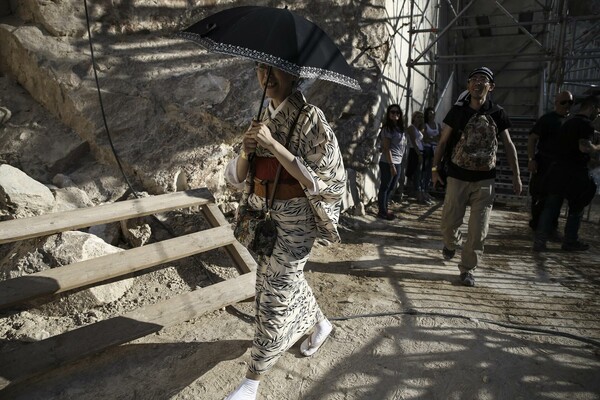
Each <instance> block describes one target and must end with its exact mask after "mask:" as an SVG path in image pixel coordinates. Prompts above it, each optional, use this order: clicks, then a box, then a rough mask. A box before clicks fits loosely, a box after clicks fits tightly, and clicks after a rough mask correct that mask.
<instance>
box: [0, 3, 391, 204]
mask: <svg viewBox="0 0 600 400" xmlns="http://www.w3.org/2000/svg"><path fill="white" fill-rule="evenodd" d="M93 3H94V4H93V5H90V8H89V9H88V11H89V16H90V22H91V30H92V39H93V43H94V53H95V57H96V67H97V72H98V79H99V83H100V86H101V89H102V100H103V105H104V109H105V115H106V122H107V126H108V128H109V131H110V135H111V137H112V142H113V144H114V148H115V150H116V152H117V154H118V155H119V157H120V160H121V163H122V165H123V168H124V171H125V173H126V174H127V175H128V177H129V178H130V180H131V182H132V183H133V184H134V186H135V187H136V189H137V190H144V191H147V192H149V193H164V192H168V191H174V190H182V189H185V188H188V187H202V186H206V187H208V188H209V189H210V190H211V191H212V192H213V193H214V194H215V197H216V199H217V201H218V202H219V203H221V204H224V203H227V202H229V201H231V200H233V199H234V197H232V196H231V193H230V191H229V190H228V188H227V186H226V184H225V182H224V179H223V169H224V166H225V165H226V163H227V162H228V160H229V159H230V158H231V157H232V156H234V154H235V150H237V146H239V142H240V134H241V132H243V131H244V130H245V127H246V126H247V124H248V121H249V120H250V119H251V118H252V116H253V114H254V113H255V112H256V109H257V107H258V102H259V99H260V91H259V88H258V85H257V83H256V78H255V75H254V73H253V70H252V68H251V64H250V63H249V62H248V61H244V60H240V59H236V58H232V57H226V56H222V55H217V54H209V53H207V52H206V51H204V50H203V49H201V48H200V47H198V46H197V45H195V44H193V43H190V42H186V41H184V40H181V39H175V38H173V36H172V33H173V32H176V31H177V30H179V29H182V28H183V27H185V26H187V25H189V24H191V23H193V22H194V21H195V20H198V19H200V18H201V17H203V16H206V15H209V14H211V13H213V12H216V11H219V10H221V9H223V8H228V7H232V6H235V5H240V4H241V3H243V2H214V1H195V2H183V1H181V2H173V1H169V0H152V1H150V0H140V1H135V2H131V1H125V0H123V1H110V2H109V1H104V2H102V1H100V2H98V1H95V2H93ZM267 3H268V5H270V6H276V7H280V6H283V5H284V2H278V1H270V2H267ZM267 3H266V4H267ZM380 3H381V4H380ZM382 4H383V2H378V1H375V2H371V3H369V4H368V5H365V4H364V3H358V4H356V3H353V2H348V1H344V0H339V1H328V2H310V1H298V2H294V3H293V4H289V6H290V7H293V9H294V10H295V11H296V12H298V13H300V14H302V15H304V16H306V17H307V18H309V19H311V20H313V21H315V22H317V23H318V24H319V25H320V26H321V27H322V28H323V29H324V30H325V31H326V32H327V33H328V34H329V35H330V36H331V37H332V38H333V39H334V40H335V42H336V43H337V44H338V45H339V47H340V48H341V49H342V52H343V54H344V55H345V57H346V59H347V60H348V61H349V63H350V64H351V65H352V66H353V67H354V68H355V71H356V78H357V79H358V80H359V82H360V83H361V85H362V87H363V90H362V91H361V92H356V91H353V90H351V89H347V88H344V87H341V86H337V85H335V84H331V83H327V82H320V81H317V82H309V83H308V85H307V86H306V88H305V90H304V91H305V93H306V95H307V97H308V99H309V101H310V102H312V103H314V104H316V105H318V106H319V107H321V108H322V109H323V110H324V112H325V114H326V116H327V118H328V119H329V121H330V123H331V124H332V126H333V127H334V130H335V132H336V134H337V135H338V139H339V141H340V144H341V146H342V148H343V149H344V156H345V161H346V164H347V166H348V167H350V168H352V169H355V170H357V171H358V172H359V178H360V175H361V173H366V172H368V169H369V164H370V163H371V162H372V159H373V151H374V150H375V149H374V146H373V144H374V138H375V136H376V134H377V132H376V130H374V129H367V128H369V127H371V126H373V120H374V116H375V113H376V110H375V107H376V103H377V92H378V87H379V77H380V71H381V67H382V64H383V63H384V62H385V56H386V47H385V44H384V45H380V46H375V47H373V46H372V44H373V43H379V42H381V40H380V39H381V38H382V37H384V34H385V28H384V26H383V23H382V22H377V21H382V20H383V14H384V9H383V7H382ZM0 43H2V46H1V47H0V71H1V73H2V74H3V75H4V76H5V77H3V78H2V82H3V86H2V96H1V97H0V99H1V100H2V102H3V104H0V106H2V105H4V106H5V107H7V108H8V109H9V110H11V112H12V120H13V122H14V121H19V120H20V119H22V118H23V116H24V115H25V113H27V112H30V111H31V109H33V108H36V110H38V111H40V112H45V111H47V112H48V113H49V114H51V115H44V116H43V117H41V116H40V117H39V118H40V119H43V120H44V121H51V123H49V124H47V125H46V126H42V127H37V128H36V129H31V127H29V129H28V134H27V135H22V134H21V132H20V131H19V130H18V129H15V126H14V125H11V124H10V122H7V123H6V124H5V127H4V128H3V130H4V132H3V133H2V135H3V136H2V141H3V142H6V143H7V144H6V145H5V144H3V146H2V150H1V151H0V158H1V159H2V162H5V163H10V164H13V165H15V164H17V165H15V166H17V167H21V168H22V169H23V170H25V171H27V170H28V169H29V170H30V171H32V173H33V177H34V178H36V179H38V180H41V181H42V182H44V183H47V182H50V181H51V179H52V178H53V176H52V175H53V174H57V173H62V174H65V175H69V176H71V175H72V176H71V178H72V179H73V181H74V182H75V183H81V184H82V185H83V184H87V185H88V188H89V190H91V191H94V192H96V193H102V192H106V190H105V189H106V188H104V189H102V190H101V189H98V188H101V187H103V186H104V184H103V183H102V182H101V181H102V179H105V178H106V176H107V175H110V176H115V177H118V175H119V173H118V171H117V170H116V169H115V166H116V162H115V158H114V155H113V153H112V150H111V146H110V143H109V141H108V137H107V134H106V131H105V129H104V123H103V119H102V114H101V112H100V106H99V101H98V93H97V92H96V83H95V79H94V71H93V68H92V63H91V57H90V48H89V44H88V38H87V28H86V19H85V12H84V6H83V2H81V1H75V0H63V1H57V2H46V1H42V0H26V1H22V2H13V3H11V12H10V14H9V15H7V16H5V17H3V18H2V19H0ZM14 82H16V83H17V84H18V85H20V86H21V88H23V89H25V91H26V92H27V93H23V89H21V88H19V87H18V86H16V85H15V83H14ZM12 90H16V91H17V93H18V94H19V96H14V95H13V93H12ZM27 95H29V96H31V98H32V99H33V100H34V101H33V102H29V103H27V104H33V105H27V106H25V105H24V104H25V103H26V102H25V101H24V100H23V101H20V102H19V101H18V98H21V97H23V96H27ZM36 104H39V105H41V107H43V108H39V106H38V105H36ZM40 115H41V114H40ZM33 143H37V146H33V145H32V144H33ZM49 149H51V152H50V153H57V154H56V155H55V156H53V157H52V158H53V159H52V160H47V158H48V157H49V156H48V151H47V150H49ZM59 150H60V151H59ZM59 153H60V154H59ZM96 164H99V165H101V166H102V167H99V166H98V165H96ZM82 168H83V171H85V172H82ZM357 180H358V181H360V179H357ZM91 186H96V188H95V189H92V188H91ZM116 186H121V184H118V185H116ZM117 192H119V194H118V195H120V194H122V190H117ZM118 195H117V196H118ZM359 196H361V197H362V198H363V199H364V201H368V199H369V197H370V196H372V194H369V193H365V192H364V191H363V190H361V191H360V194H359ZM92 197H93V196H92ZM100 197H101V196H100ZM114 197H115V196H114V195H112V196H111V195H107V197H106V198H99V199H97V200H98V201H107V200H108V201H110V200H114Z"/></svg>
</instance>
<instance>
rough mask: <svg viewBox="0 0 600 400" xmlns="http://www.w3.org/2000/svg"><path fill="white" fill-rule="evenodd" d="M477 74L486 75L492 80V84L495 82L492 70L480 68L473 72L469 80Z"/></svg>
mask: <svg viewBox="0 0 600 400" xmlns="http://www.w3.org/2000/svg"><path fill="white" fill-rule="evenodd" d="M476 74H481V75H485V76H487V78H488V79H489V80H490V82H494V73H493V72H492V70H491V69H489V68H488V67H479V68H475V69H474V70H473V71H471V73H470V74H469V78H468V79H471V77H472V76H473V75H476Z"/></svg>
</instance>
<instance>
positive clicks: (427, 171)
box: [421, 146, 434, 192]
mask: <svg viewBox="0 0 600 400" xmlns="http://www.w3.org/2000/svg"><path fill="white" fill-rule="evenodd" d="M433 151H434V149H433V147H432V146H424V147H423V168H422V169H421V170H422V175H421V190H423V191H424V192H427V191H429V185H431V167H432V166H433Z"/></svg>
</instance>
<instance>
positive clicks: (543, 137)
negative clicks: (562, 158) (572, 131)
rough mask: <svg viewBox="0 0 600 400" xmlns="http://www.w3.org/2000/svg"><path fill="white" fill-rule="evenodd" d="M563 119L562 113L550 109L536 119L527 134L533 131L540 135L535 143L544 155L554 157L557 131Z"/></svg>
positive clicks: (539, 151)
mask: <svg viewBox="0 0 600 400" xmlns="http://www.w3.org/2000/svg"><path fill="white" fill-rule="evenodd" d="M564 121H565V117H564V116H563V115H560V114H558V113H557V112H555V111H550V112H549V113H547V114H544V115H542V116H541V117H540V119H538V120H537V121H536V123H535V125H534V126H533V128H532V129H531V132H529V134H530V135H531V134H532V133H535V134H536V135H538V136H539V137H540V140H539V141H538V144H537V151H538V153H539V154H541V155H543V156H545V157H551V158H554V157H555V156H556V153H557V152H558V143H557V141H558V133H559V132H560V127H561V126H562V124H563V123H564Z"/></svg>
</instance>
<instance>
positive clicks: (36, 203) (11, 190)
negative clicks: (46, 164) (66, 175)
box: [0, 164, 54, 218]
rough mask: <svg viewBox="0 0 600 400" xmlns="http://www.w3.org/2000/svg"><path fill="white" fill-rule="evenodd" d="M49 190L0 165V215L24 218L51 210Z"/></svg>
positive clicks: (27, 177) (7, 166)
mask: <svg viewBox="0 0 600 400" xmlns="http://www.w3.org/2000/svg"><path fill="white" fill-rule="evenodd" d="M53 206H54V196H53V195H52V192H51V191H50V189H48V188H47V187H46V186H44V185H43V184H41V183H39V182H38V181H36V180H34V179H31V178H30V177H29V176H27V174H25V173H24V172H23V171H21V170H19V169H17V168H14V167H12V166H10V165H8V164H2V165H0V215H4V216H5V218H24V217H31V216H34V215H41V214H45V213H46V212H48V211H50V210H52V208H53Z"/></svg>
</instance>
